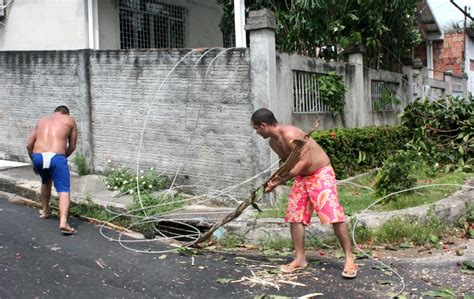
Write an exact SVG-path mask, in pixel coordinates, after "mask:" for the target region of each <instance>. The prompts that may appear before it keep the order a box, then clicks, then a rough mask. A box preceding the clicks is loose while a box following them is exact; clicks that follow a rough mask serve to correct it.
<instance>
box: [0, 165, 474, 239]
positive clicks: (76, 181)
mask: <svg viewBox="0 0 474 299" xmlns="http://www.w3.org/2000/svg"><path fill="white" fill-rule="evenodd" d="M470 184H471V185H472V186H474V179H471V180H470ZM40 189H41V183H40V178H39V176H37V175H35V174H34V172H33V170H32V166H31V165H30V164H27V163H19V162H14V161H7V160H0V191H4V192H8V193H13V194H16V195H18V196H21V197H24V198H27V199H30V200H33V201H36V202H39V194H40ZM280 192H281V190H280ZM283 192H286V191H283ZM52 197H53V198H52V201H54V200H57V195H56V192H55V191H54V188H53V196H52ZM86 199H87V201H92V202H94V203H97V204H99V205H101V206H107V207H112V208H114V209H115V210H117V211H120V212H125V211H126V207H127V206H128V205H129V204H131V203H132V197H131V196H130V195H123V196H120V197H117V193H116V192H113V191H109V190H107V189H106V187H105V184H104V183H103V178H102V177H101V176H98V175H87V176H78V175H75V174H72V175H71V200H72V202H73V203H78V202H82V201H85V200H86ZM472 202H474V189H472V188H471V189H469V188H463V190H461V191H458V192H456V193H455V194H453V195H452V196H450V197H448V198H445V199H443V200H440V201H438V202H437V203H436V204H435V209H434V211H435V213H436V214H437V215H438V217H441V218H442V219H445V220H446V221H449V222H453V221H454V220H455V219H456V218H457V217H458V216H459V215H461V214H463V213H464V211H465V210H466V207H467V206H468V205H469V203H472ZM429 207H430V206H428V205H426V206H420V207H414V208H408V209H404V210H397V211H390V212H371V211H369V212H367V213H365V214H364V215H362V216H361V218H360V223H361V224H363V225H366V226H367V227H369V228H375V227H378V226H379V225H381V224H382V223H384V222H385V221H387V220H389V219H390V218H392V217H397V216H398V217H400V216H408V215H412V216H416V217H420V218H423V217H425V216H426V214H427V212H428V209H429ZM210 211H212V212H213V213H209V212H210ZM231 211H233V208H223V207H209V206H203V205H191V206H188V207H186V209H185V210H181V211H180V214H181V215H180V217H181V218H180V220H181V221H184V222H188V223H189V224H192V225H198V226H210V225H212V224H213V223H214V222H215V221H217V220H218V219H220V218H221V217H223V216H224V215H226V214H227V213H229V212H231ZM186 212H187V213H192V216H185V215H183V214H184V213H186ZM254 213H255V210H254V209H252V208H249V209H247V210H246V211H245V213H243V215H241V217H239V218H238V219H236V220H235V221H233V222H230V223H228V224H227V225H226V226H225V230H227V231H233V232H237V233H239V234H243V235H245V236H246V238H247V239H250V240H258V239H260V238H262V237H273V236H282V237H285V238H289V237H290V235H289V229H288V226H287V224H286V223H284V222H283V220H282V219H274V218H263V219H262V218H260V219H255V217H254ZM357 216H358V215H354V216H352V217H357ZM186 218H187V219H186ZM256 228H258V229H256ZM308 231H309V233H310V234H314V235H317V236H325V235H329V234H332V228H331V227H330V226H328V225H321V224H319V223H318V222H317V221H315V222H314V223H313V224H311V225H310V226H309V227H308Z"/></svg>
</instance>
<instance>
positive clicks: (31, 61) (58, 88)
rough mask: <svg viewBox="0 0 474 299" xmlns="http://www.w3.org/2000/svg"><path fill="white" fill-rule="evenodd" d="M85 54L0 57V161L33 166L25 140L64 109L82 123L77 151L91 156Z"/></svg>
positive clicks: (16, 53)
mask: <svg viewBox="0 0 474 299" xmlns="http://www.w3.org/2000/svg"><path fill="white" fill-rule="evenodd" d="M84 53H85V52H84V51H62V52H53V51H46V52H32V51H29V52H0V86H2V88H0V102H1V107H2V108H1V110H0V140H1V141H2V142H0V156H3V157H10V158H17V160H20V161H28V160H29V158H28V155H27V153H26V147H25V146H26V143H25V142H26V139H25V138H27V137H28V134H29V132H30V131H31V129H33V128H34V126H35V124H36V120H37V119H38V118H40V117H41V116H44V115H47V114H51V113H52V112H53V110H54V108H56V107H57V106H59V105H63V104H65V105H68V106H69V107H70V108H71V111H72V113H73V115H74V116H75V118H76V121H77V124H78V128H79V143H78V151H81V152H84V153H88V152H90V147H89V143H88V140H89V132H88V124H89V123H90V121H89V119H88V113H87V111H88V106H87V102H86V101H85V96H86V91H85V88H84V86H85V84H87V78H86V74H85V71H86V68H85V55H84Z"/></svg>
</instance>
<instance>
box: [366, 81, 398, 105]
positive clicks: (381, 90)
mask: <svg viewBox="0 0 474 299" xmlns="http://www.w3.org/2000/svg"><path fill="white" fill-rule="evenodd" d="M397 90H398V83H394V82H385V81H377V80H372V81H371V82H370V98H371V102H372V111H394V110H396V108H397V105H398V104H400V100H399V98H398V95H397Z"/></svg>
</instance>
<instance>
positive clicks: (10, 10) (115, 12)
mask: <svg viewBox="0 0 474 299" xmlns="http://www.w3.org/2000/svg"><path fill="white" fill-rule="evenodd" d="M235 2H237V3H243V0H236V1H235ZM240 11H243V6H242V7H241V9H240V10H239V12H240ZM222 14H223V12H222V7H221V6H220V5H219V4H218V3H217V1H216V0H0V50H3V51H6V50H72V49H85V48H90V49H128V48H198V47H205V48H210V47H223V46H225V47H230V46H234V42H233V40H232V39H233V37H230V36H223V34H222V32H221V30H220V28H219V22H220V20H221V16H222ZM241 19H243V18H241ZM236 20H237V18H236ZM238 27H239V28H240V30H243V29H242V28H243V24H240V23H239V25H238ZM224 39H226V41H227V42H224Z"/></svg>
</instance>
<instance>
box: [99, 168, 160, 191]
mask: <svg viewBox="0 0 474 299" xmlns="http://www.w3.org/2000/svg"><path fill="white" fill-rule="evenodd" d="M104 174H105V183H106V186H107V189H109V190H117V191H120V192H128V193H129V194H132V195H133V194H135V193H137V177H136V176H135V175H132V174H131V173H130V171H129V170H128V169H127V168H126V167H124V166H121V167H116V166H114V165H110V167H109V168H108V169H107V170H106V171H105V173H104ZM167 184H168V178H167V177H165V176H158V175H157V174H156V172H155V171H154V170H153V169H150V170H148V171H147V172H146V173H145V171H143V170H141V171H140V175H139V176H138V186H139V187H140V193H143V194H148V193H150V192H151V191H154V190H161V189H164V188H165V187H166V185H167Z"/></svg>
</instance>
